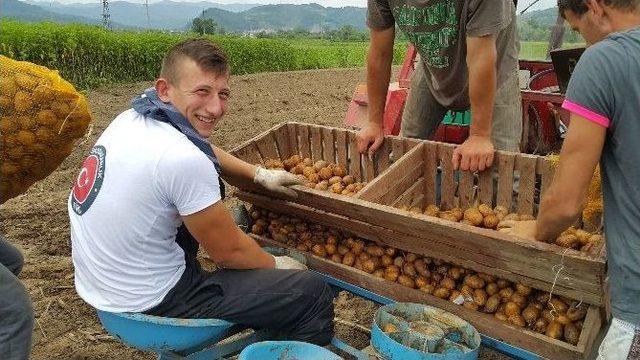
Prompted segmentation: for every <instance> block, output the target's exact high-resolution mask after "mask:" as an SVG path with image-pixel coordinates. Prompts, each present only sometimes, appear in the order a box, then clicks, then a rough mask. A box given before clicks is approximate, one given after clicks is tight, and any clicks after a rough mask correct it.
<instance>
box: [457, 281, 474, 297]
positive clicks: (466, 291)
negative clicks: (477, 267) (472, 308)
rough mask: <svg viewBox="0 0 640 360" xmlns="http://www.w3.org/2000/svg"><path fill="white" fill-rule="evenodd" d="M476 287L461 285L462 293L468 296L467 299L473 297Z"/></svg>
mask: <svg viewBox="0 0 640 360" xmlns="http://www.w3.org/2000/svg"><path fill="white" fill-rule="evenodd" d="M474 290H475V289H474V288H472V287H471V286H469V285H464V284H463V285H462V286H460V293H461V294H462V295H463V296H464V297H465V298H466V299H473V291H474Z"/></svg>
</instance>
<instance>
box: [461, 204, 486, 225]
mask: <svg viewBox="0 0 640 360" xmlns="http://www.w3.org/2000/svg"><path fill="white" fill-rule="evenodd" d="M464 219H465V220H467V221H470V222H471V223H472V224H473V225H474V226H480V224H482V222H483V220H484V217H483V216H482V214H481V213H480V211H479V210H478V209H476V208H469V209H467V210H465V211H464Z"/></svg>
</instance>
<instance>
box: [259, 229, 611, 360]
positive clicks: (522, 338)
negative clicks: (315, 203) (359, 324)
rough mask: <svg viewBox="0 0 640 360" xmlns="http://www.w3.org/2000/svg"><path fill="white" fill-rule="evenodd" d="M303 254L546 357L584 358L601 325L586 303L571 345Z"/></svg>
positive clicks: (340, 274) (324, 268)
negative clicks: (582, 318)
mask: <svg viewBox="0 0 640 360" xmlns="http://www.w3.org/2000/svg"><path fill="white" fill-rule="evenodd" d="M252 236H253V237H254V238H255V239H256V240H257V241H258V242H259V243H260V244H261V245H263V246H278V247H283V246H284V245H283V244H280V243H278V242H276V241H274V240H271V239H268V238H265V237H261V236H257V235H252ZM285 247H286V246H285ZM304 256H305V258H306V261H307V266H308V267H309V268H310V269H313V270H316V271H319V272H322V273H325V274H328V275H331V276H333V277H336V278H338V279H341V280H344V281H346V282H349V283H351V284H354V285H357V286H360V287H362V288H365V289H368V290H371V291H373V292H375V293H377V294H380V295H383V296H386V297H389V298H392V299H394V300H396V301H403V302H415V303H422V304H428V305H432V306H435V307H438V308H440V309H443V310H446V311H449V312H451V313H453V314H455V315H457V316H460V317H461V318H463V319H465V320H466V321H468V322H469V323H471V324H472V325H473V326H475V327H476V329H477V330H478V331H480V332H481V333H482V334H484V335H488V336H490V337H492V338H494V339H498V340H502V341H505V342H507V343H509V344H511V345H514V346H517V347H520V348H523V349H526V350H528V351H531V352H533V353H535V354H538V355H541V356H543V357H545V358H549V359H562V360H570V359H576V360H577V359H586V358H588V356H589V354H590V353H591V351H592V350H593V345H594V341H595V339H596V336H597V334H598V332H599V331H600V328H601V326H602V320H601V314H600V311H599V309H598V308H597V307H595V306H593V305H591V306H589V308H588V310H587V315H586V317H585V319H584V323H583V327H582V332H581V334H580V339H579V341H578V344H577V345H575V346H574V345H571V344H568V343H566V342H563V341H559V340H555V339H552V338H550V337H547V336H545V335H543V334H539V333H536V332H532V331H529V330H526V329H522V328H518V327H515V326H512V325H510V324H508V323H506V322H502V321H500V320H498V319H496V318H495V317H493V316H492V315H490V314H484V313H481V312H478V311H473V310H470V309H467V308H465V307H462V306H458V305H456V304H454V303H452V302H450V301H447V300H443V299H440V298H437V297H435V296H432V295H428V294H425V293H423V292H421V291H419V290H415V289H411V288H407V287H405V286H403V285H400V284H398V283H395V282H391V281H387V280H384V279H380V278H377V277H375V276H373V275H371V274H368V273H366V272H364V271H360V270H357V269H355V268H353V267H350V266H346V265H343V264H338V263H335V262H332V261H329V260H327V259H324V258H320V257H317V256H314V255H312V254H309V253H304Z"/></svg>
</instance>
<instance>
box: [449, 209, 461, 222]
mask: <svg viewBox="0 0 640 360" xmlns="http://www.w3.org/2000/svg"><path fill="white" fill-rule="evenodd" d="M451 214H452V215H453V216H454V217H455V218H456V220H455V221H460V220H462V219H463V218H464V212H463V211H462V209H460V208H459V207H454V208H453V209H451Z"/></svg>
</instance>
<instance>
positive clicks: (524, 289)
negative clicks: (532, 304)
mask: <svg viewBox="0 0 640 360" xmlns="http://www.w3.org/2000/svg"><path fill="white" fill-rule="evenodd" d="M531 291H532V290H531V288H530V287H528V286H526V285H523V284H520V283H516V292H517V293H518V294H520V295H522V296H529V295H530V294H531Z"/></svg>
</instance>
